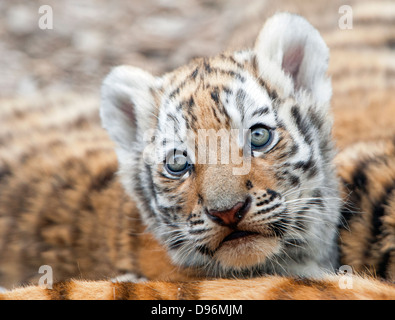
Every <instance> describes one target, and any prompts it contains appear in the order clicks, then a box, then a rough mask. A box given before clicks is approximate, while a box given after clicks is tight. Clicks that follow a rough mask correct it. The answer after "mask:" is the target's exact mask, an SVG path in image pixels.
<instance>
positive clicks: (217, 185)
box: [201, 165, 245, 211]
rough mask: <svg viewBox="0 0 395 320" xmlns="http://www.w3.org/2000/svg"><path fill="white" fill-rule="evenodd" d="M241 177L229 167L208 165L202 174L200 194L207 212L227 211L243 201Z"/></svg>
mask: <svg viewBox="0 0 395 320" xmlns="http://www.w3.org/2000/svg"><path fill="white" fill-rule="evenodd" d="M241 179H242V178H241V176H237V175H234V174H233V172H232V166H230V165H208V166H207V167H206V168H205V170H204V173H203V179H202V184H201V188H202V189H201V192H202V194H203V197H204V200H205V204H206V207H207V209H209V210H218V211H222V210H227V209H229V208H232V207H233V206H234V205H235V204H236V203H237V202H241V201H244V198H245V195H244V192H243V188H242V181H241Z"/></svg>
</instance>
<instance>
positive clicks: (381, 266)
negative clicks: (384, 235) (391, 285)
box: [376, 249, 392, 279]
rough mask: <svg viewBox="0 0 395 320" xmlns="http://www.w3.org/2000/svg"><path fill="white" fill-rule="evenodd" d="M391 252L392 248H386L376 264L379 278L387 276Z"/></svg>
mask: <svg viewBox="0 0 395 320" xmlns="http://www.w3.org/2000/svg"><path fill="white" fill-rule="evenodd" d="M391 252H392V250H391V249H389V250H387V251H386V252H385V253H384V255H383V256H382V257H381V259H380V262H379V263H378V265H377V270H376V274H377V275H378V276H379V277H381V278H384V279H385V278H387V270H388V267H389V266H390V264H391V259H390V258H391Z"/></svg>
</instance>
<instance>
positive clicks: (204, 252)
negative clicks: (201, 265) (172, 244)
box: [195, 245, 215, 257]
mask: <svg viewBox="0 0 395 320" xmlns="http://www.w3.org/2000/svg"><path fill="white" fill-rule="evenodd" d="M195 249H196V250H197V251H198V252H200V253H201V254H202V255H204V256H211V257H212V256H213V255H214V253H215V251H213V250H210V249H209V248H208V247H207V246H205V245H200V246H196V247H195Z"/></svg>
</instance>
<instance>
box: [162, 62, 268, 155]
mask: <svg viewBox="0 0 395 320" xmlns="http://www.w3.org/2000/svg"><path fill="white" fill-rule="evenodd" d="M183 73H184V77H182V78H181V80H180V79H177V80H178V81H175V80H174V81H175V83H176V85H173V87H172V88H170V89H168V90H167V91H166V90H165V91H164V92H165V93H164V95H163V98H162V104H161V106H160V112H159V121H158V128H159V132H160V134H161V135H162V137H161V138H162V139H166V140H167V141H170V140H171V137H173V139H175V140H176V142H175V144H177V143H178V144H179V143H185V142H186V141H187V136H188V134H189V132H190V131H192V132H194V133H195V134H196V133H197V131H198V130H199V129H214V130H217V131H218V130H221V129H226V130H230V129H240V130H242V129H249V128H251V127H252V126H253V125H255V124H258V123H260V124H264V125H266V126H268V127H272V128H274V127H276V117H275V113H274V110H273V105H272V100H271V98H270V97H269V94H268V93H267V91H266V90H265V88H263V87H262V86H261V85H260V84H259V82H258V81H257V80H256V78H255V77H254V76H253V75H252V74H251V73H250V72H248V71H247V70H245V69H241V68H239V67H237V65H234V64H231V63H224V64H218V63H210V61H209V60H203V62H202V63H201V64H197V65H195V66H194V67H193V68H190V69H189V70H188V71H184V72H183ZM169 147H170V148H172V146H169ZM174 148H176V146H174Z"/></svg>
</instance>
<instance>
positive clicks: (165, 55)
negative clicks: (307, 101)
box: [0, 0, 395, 138]
mask: <svg viewBox="0 0 395 320" xmlns="http://www.w3.org/2000/svg"><path fill="white" fill-rule="evenodd" d="M42 5H49V6H50V7H51V8H52V10H53V29H44V30H42V29H40V28H39V25H38V21H39V19H40V17H41V16H42V14H39V12H38V10H39V7H40V6H42ZM342 5H349V6H350V7H351V8H352V14H353V21H352V23H353V25H352V29H341V28H340V27H339V19H340V18H341V16H342V14H341V13H339V8H340V7H341V6H342ZM277 11H289V12H293V13H298V14H301V15H303V16H304V17H306V18H307V19H308V20H309V21H310V22H311V23H312V24H313V25H314V26H315V27H316V28H317V29H318V30H319V31H320V32H321V34H322V36H323V38H324V40H325V41H326V42H327V44H328V46H329V47H330V49H331V60H330V69H329V73H330V75H331V77H332V80H333V87H334V101H333V103H334V108H335V110H336V108H338V109H339V108H340V109H347V108H348V107H350V106H351V105H352V107H353V108H355V105H358V106H359V107H361V108H369V107H370V106H372V108H375V106H376V105H377V104H380V105H385V106H387V107H388V106H389V108H391V110H393V109H394V108H395V106H394V105H395V103H394V99H393V92H394V88H395V1H393V0H388V1H380V0H377V1H373V0H370V1H366V0H359V1H355V0H354V1H345V0H334V1H317V0H299V1H291V0H277V1H268V0H175V1H171V0H144V1H142V0H132V1H121V0H113V1H104V0H85V1H79V0H66V1H56V0H45V1H39V0H29V1H26V0H12V1H11V0H8V1H6V0H1V1H0V70H1V72H0V99H3V100H2V101H3V102H4V99H10V98H18V99H25V98H29V97H32V96H34V97H37V96H38V97H39V98H41V99H45V97H46V96H47V95H52V94H54V93H60V94H63V95H66V94H68V93H73V94H74V95H75V94H83V95H84V96H86V95H88V96H91V97H93V99H97V101H98V102H99V90H100V84H101V81H102V79H103V77H104V76H105V75H106V74H107V73H108V72H109V71H110V69H111V68H112V67H114V66H116V65H120V64H131V65H135V66H138V67H141V68H144V69H147V70H149V71H150V72H152V73H154V74H156V75H160V74H161V73H163V72H167V71H170V70H172V69H174V68H176V67H178V66H180V65H182V64H184V63H186V62H188V61H189V60H190V59H192V58H194V57H198V56H211V55H215V54H217V53H220V52H221V51H223V50H228V49H242V48H245V47H252V46H253V44H254V40H255V37H256V36H257V34H258V32H259V30H260V28H261V27H262V25H263V23H264V21H265V20H266V19H267V18H268V17H270V16H271V15H272V14H273V13H275V12H277ZM353 97H354V98H353ZM350 99H353V100H350ZM7 101H9V100H7ZM1 107H2V105H1V104H0V108H1ZM350 112H351V111H350ZM391 112H392V111H391ZM394 114H395V113H394ZM361 116H364V115H361ZM342 121H344V117H343V116H342ZM350 121H351V120H350ZM353 121H354V120H353ZM391 124H392V123H391ZM383 125H388V124H387V123H383ZM363 129H364V128H360V130H361V134H363ZM339 134H340V133H339ZM343 138H346V137H343Z"/></svg>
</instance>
